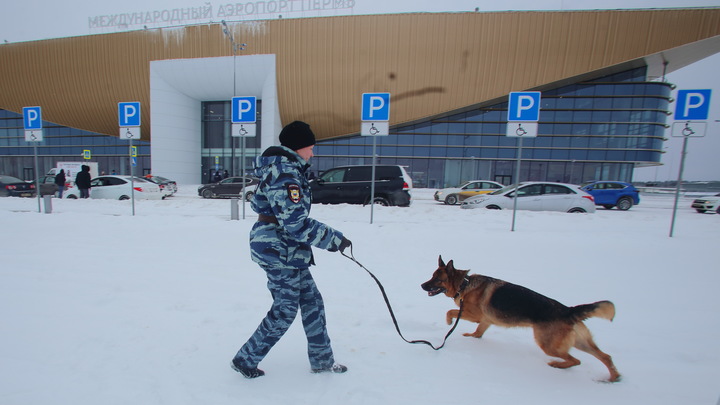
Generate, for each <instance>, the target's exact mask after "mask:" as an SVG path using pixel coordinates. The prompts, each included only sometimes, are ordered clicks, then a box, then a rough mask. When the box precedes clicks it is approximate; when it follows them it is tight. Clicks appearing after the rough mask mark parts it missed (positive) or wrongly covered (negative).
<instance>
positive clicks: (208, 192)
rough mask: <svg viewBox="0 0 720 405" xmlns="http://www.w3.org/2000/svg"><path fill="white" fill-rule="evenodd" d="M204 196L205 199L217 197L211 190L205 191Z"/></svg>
mask: <svg viewBox="0 0 720 405" xmlns="http://www.w3.org/2000/svg"><path fill="white" fill-rule="evenodd" d="M202 196H203V198H213V197H215V194H214V193H213V192H212V191H210V190H203V192H202Z"/></svg>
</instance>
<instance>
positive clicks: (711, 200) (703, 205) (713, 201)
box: [692, 193, 720, 214]
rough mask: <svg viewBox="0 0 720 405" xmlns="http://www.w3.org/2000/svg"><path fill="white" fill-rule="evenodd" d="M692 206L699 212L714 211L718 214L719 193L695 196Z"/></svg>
mask: <svg viewBox="0 0 720 405" xmlns="http://www.w3.org/2000/svg"><path fill="white" fill-rule="evenodd" d="M692 207H693V208H695V210H696V211H697V212H699V213H701V214H703V213H705V212H716V213H718V214H720V193H717V194H715V195H711V196H708V197H700V198H696V199H695V201H693V203H692Z"/></svg>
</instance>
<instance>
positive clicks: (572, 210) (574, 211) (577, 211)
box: [568, 207, 586, 214]
mask: <svg viewBox="0 0 720 405" xmlns="http://www.w3.org/2000/svg"><path fill="white" fill-rule="evenodd" d="M568 212H569V213H571V214H583V213H585V212H586V211H585V210H584V209H582V208H580V207H575V208H570V209H569V210H568Z"/></svg>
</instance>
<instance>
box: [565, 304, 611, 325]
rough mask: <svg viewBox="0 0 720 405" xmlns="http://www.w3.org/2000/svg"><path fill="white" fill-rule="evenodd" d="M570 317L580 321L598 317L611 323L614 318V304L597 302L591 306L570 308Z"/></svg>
mask: <svg viewBox="0 0 720 405" xmlns="http://www.w3.org/2000/svg"><path fill="white" fill-rule="evenodd" d="M570 312H571V314H572V316H573V317H574V318H576V319H578V320H580V321H584V320H585V319H587V318H592V317H598V318H604V319H607V320H608V321H612V320H613V318H615V304H613V303H612V302H610V301H598V302H594V303H592V304H584V305H578V306H575V307H570Z"/></svg>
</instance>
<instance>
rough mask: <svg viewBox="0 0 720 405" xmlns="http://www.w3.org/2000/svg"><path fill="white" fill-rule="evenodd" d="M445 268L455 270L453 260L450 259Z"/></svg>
mask: <svg viewBox="0 0 720 405" xmlns="http://www.w3.org/2000/svg"><path fill="white" fill-rule="evenodd" d="M445 269H446V270H455V266H454V265H453V261H452V260H450V261H449V262H448V263H447V266H445Z"/></svg>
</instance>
